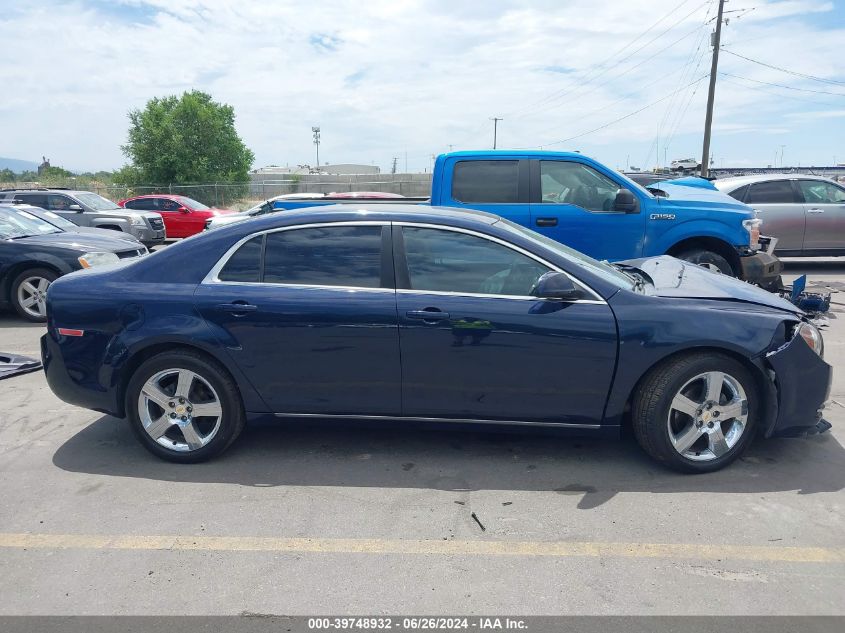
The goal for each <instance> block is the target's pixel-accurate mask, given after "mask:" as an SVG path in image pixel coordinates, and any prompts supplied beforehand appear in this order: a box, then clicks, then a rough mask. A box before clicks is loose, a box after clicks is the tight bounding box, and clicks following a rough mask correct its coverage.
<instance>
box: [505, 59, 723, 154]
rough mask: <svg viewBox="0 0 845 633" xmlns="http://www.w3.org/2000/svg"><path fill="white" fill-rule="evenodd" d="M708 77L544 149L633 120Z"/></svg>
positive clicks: (704, 76) (704, 77) (552, 143)
mask: <svg viewBox="0 0 845 633" xmlns="http://www.w3.org/2000/svg"><path fill="white" fill-rule="evenodd" d="M707 76H708V75H702V76H701V77H699V78H698V79H696V80H695V81H693V82H691V83H689V84H687V85H686V86H683V87H682V88H679V89H678V90H675V91H673V92H670V93H669V94H668V95H666V96H665V97H662V98H660V99H658V100H657V101H652V102H651V103H649V104H648V105H646V106H643V107H642V108H640V109H639V110H634V111H633V112H629V113H628V114H626V115H624V116H621V117H619V118H618V119H614V120H613V121H608V122H607V123H605V124H604V125H600V126H598V127H595V128H593V129H592V130H587V131H586V132H581V133H580V134H576V135H575V136H570V137H569V138H564V139H561V140H559V141H552V142H549V143H542V145H543V146H544V147H547V146H549V145H560V144H561V143H566V142H568V141H574V140H575V139H577V138H581V137H582V136H587V135H588V134H592V133H593V132H598V131H599V130H603V129H605V128H608V127H610V126H611V125H614V124H615V123H619V122H620V121H624V120H625V119H630V118H631V117H632V116H634V115H635V114H639V113H640V112H643V111H644V110H648V109H649V108H651V107H653V106H656V105H657V104H658V103H663V102H664V101H666V100H667V99H669V98H671V97H672V96H673V95H675V94H677V93H678V92H680V91H681V90H686V89H687V88H689V87H690V86H692V85H693V84H697V83H698V82H700V81H702V80H703V79H706V78H707ZM531 147H537V145H536V144H535V145H532V146H530V147H522V148H515V149H531Z"/></svg>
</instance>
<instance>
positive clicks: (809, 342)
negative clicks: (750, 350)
mask: <svg viewBox="0 0 845 633" xmlns="http://www.w3.org/2000/svg"><path fill="white" fill-rule="evenodd" d="M785 325H786V326H787V327H785V331H784V334H785V339H786V340H785V342H783V343H782V344H781V345H780V346H779V347H777V348H776V349H773V350H772V351H770V352H768V353H766V355H765V359H764V362H765V363H766V365H767V368H766V369H767V372H766V373H767V376H768V383H769V384H768V385H767V387H768V388H767V389H766V391H767V392H768V394H767V395H768V398H767V401H768V402H767V405H768V406H767V408H768V410H769V413H770V415H768V416H767V417H768V420H767V424H766V426H765V428H764V429H763V432H764V435H765V436H766V437H773V436H778V437H797V436H805V435H815V434H817V433H824V432H825V431H827V430H829V429H830V423H829V422H828V421H827V420H825V419H824V407H825V403H826V402H827V401H828V398H829V397H830V385H831V380H832V376H833V368H832V367H831V366H830V365H828V364H827V363H826V362H825V361H824V342H823V340H822V335H821V333H820V332H819V330H818V328H816V326H815V325H813V324H812V323H811V322H810V321H809V320H801V321H795V322H794V323H792V324H791V325H790V324H788V323H787V324H785ZM818 403H822V404H821V405H819V404H818Z"/></svg>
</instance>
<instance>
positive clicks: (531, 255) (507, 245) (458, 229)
mask: <svg viewBox="0 0 845 633" xmlns="http://www.w3.org/2000/svg"><path fill="white" fill-rule="evenodd" d="M393 226H413V227H419V228H426V229H439V230H441V231H452V232H454V233H465V234H467V235H473V236H475V237H480V238H482V239H485V240H488V241H490V242H494V243H496V244H499V245H501V246H504V247H505V248H509V249H511V250H512V251H516V252H517V253H520V254H521V255H525V256H526V257H528V258H529V259H533V260H534V261H536V262H538V263H540V264H542V265H543V266H545V267H546V268H549V269H551V270H553V271H554V272H558V273H563V274H564V275H566V276H567V277H569V278H570V279H571V280H572V281H573V283H575V284H577V285H578V286H580V287H581V288H583V289H584V290H586V291H588V292H589V293H590V294H591V295H593V297H595V299H578V300H576V301H567V302H566V303H585V302H586V303H607V302H606V301H605V300H604V299H603V298H602V297H601V295H600V294H599V293H598V292H596V291H595V290H593V289H592V288H591V287H590V286H589V285H587V284H586V283H584V282H583V281H581V280H580V279H578V278H577V277H573V276H572V275H571V274H569V273H568V272H566V271H565V270H563V269H561V268H560V267H559V266H555V265H554V264H552V263H551V262H549V261H547V260H545V259H543V258H542V257H540V256H539V255H537V254H535V253H532V252H531V251H528V250H526V249H524V248H522V247H521V246H517V245H516V244H512V243H510V242H507V241H505V240H503V239H501V238H498V237H495V236H493V235H487V234H486V233H479V232H478V231H473V230H472V229H464V228H461V227H455V226H443V225H442V224H431V223H428V222H405V221H399V222H393ZM490 226H493V225H492V224H491V225H490ZM406 258H407V255H406ZM409 274H410V273H409ZM402 291H403V290H402V289H397V292H402ZM410 292H418V293H425V294H445V295H459V296H471V297H502V298H510V299H514V298H516V299H534V300H535V301H537V300H540V299H541V297H533V296H531V295H495V294H483V293H478V294H476V293H468V292H451V291H446V290H422V289H419V290H418V289H411V290H410Z"/></svg>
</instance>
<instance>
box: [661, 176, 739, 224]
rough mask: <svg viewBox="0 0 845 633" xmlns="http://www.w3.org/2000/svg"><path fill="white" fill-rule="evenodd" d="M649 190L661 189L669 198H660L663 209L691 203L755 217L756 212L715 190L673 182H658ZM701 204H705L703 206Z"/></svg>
mask: <svg viewBox="0 0 845 633" xmlns="http://www.w3.org/2000/svg"><path fill="white" fill-rule="evenodd" d="M649 189H660V190H661V191H663V192H665V193H666V195H667V197H658V198H657V200H658V204H659V205H660V206H661V207H672V206H681V207H683V206H685V205H686V204H687V203H689V202H695V203H696V205H695V206H696V207H701V206H705V205H706V206H712V207H714V208H715V207H718V209H719V210H720V211H736V212H740V213H743V214H746V215H747V216H748V217H749V218H752V217H754V210H753V209H752V208H751V207H749V206H748V205H747V204H744V203H742V202H740V201H739V200H736V199H735V198H731V197H730V196H729V195H728V194H726V193H723V192H721V191H719V190H718V189H715V188H710V187H703V186H698V187H696V186H689V185H682V184H678V185H676V184H672V182H669V181H664V182H656V183H654V184H653V185H650V186H649ZM701 203H705V204H704V205H702V204H701Z"/></svg>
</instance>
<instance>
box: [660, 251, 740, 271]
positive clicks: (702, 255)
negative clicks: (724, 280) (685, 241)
mask: <svg viewBox="0 0 845 633" xmlns="http://www.w3.org/2000/svg"><path fill="white" fill-rule="evenodd" d="M675 257H677V258H678V259H683V260H684V261H688V262H690V263H692V264H698V265H699V266H704V267H706V268H710V267H711V266H712V267H715V268H717V269H718V270H719V272H721V273H723V274H725V275H729V276H731V277H736V271H735V270H734V269H733V266H731V264H730V262H729V261H728V260H727V259H725V258H724V257H722V256H721V255H719V253H716V252H715V251H708V250H707V249H705V248H693V249H690V250H686V251H682V252H680V253H678V254H677V255H675Z"/></svg>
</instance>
